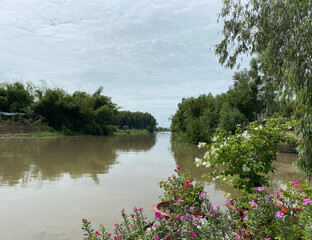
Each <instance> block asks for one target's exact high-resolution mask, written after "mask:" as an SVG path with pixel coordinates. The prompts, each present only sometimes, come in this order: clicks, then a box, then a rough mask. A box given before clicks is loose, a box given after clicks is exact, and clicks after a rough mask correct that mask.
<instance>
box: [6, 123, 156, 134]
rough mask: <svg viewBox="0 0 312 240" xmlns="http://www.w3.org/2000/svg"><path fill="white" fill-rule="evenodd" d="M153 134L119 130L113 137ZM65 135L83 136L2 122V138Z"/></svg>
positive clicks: (34, 125) (138, 130)
mask: <svg viewBox="0 0 312 240" xmlns="http://www.w3.org/2000/svg"><path fill="white" fill-rule="evenodd" d="M146 134H151V133H150V132H149V131H148V130H146V129H126V130H117V132H114V134H113V135H115V136H120V135H146ZM65 135H77V136H81V135H83V134H79V133H72V134H66V133H64V132H59V131H56V130H54V129H53V128H51V127H49V126H47V125H46V124H43V123H41V122H32V123H30V122H14V123H13V122H11V121H0V137H56V136H65Z"/></svg>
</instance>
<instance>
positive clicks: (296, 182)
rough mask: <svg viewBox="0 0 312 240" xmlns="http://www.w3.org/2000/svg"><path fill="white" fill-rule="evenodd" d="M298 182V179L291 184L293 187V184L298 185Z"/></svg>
mask: <svg viewBox="0 0 312 240" xmlns="http://www.w3.org/2000/svg"><path fill="white" fill-rule="evenodd" d="M298 182H299V181H298V180H295V181H294V182H293V183H291V186H292V187H293V186H295V185H297V184H298Z"/></svg>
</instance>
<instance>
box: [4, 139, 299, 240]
mask: <svg viewBox="0 0 312 240" xmlns="http://www.w3.org/2000/svg"><path fill="white" fill-rule="evenodd" d="M201 155H202V153H201V152H199V151H198V149H197V148H196V146H194V145H190V144H182V143H174V142H171V140H170V134H169V133H159V134H157V135H141V136H140V135H139V136H117V137H88V136H83V137H60V138H2V139H0V213H1V218H0V234H1V235H0V239H6V240H16V239H23V240H28V239H29V240H30V239H31V240H76V239H82V231H81V229H80V225H81V219H82V218H88V219H90V220H92V222H93V225H94V226H95V227H97V226H98V225H99V224H100V223H103V224H104V225H106V226H107V227H108V229H109V230H110V231H111V230H112V229H113V224H114V223H115V222H118V221H120V220H121V217H120V210H121V209H123V208H124V209H125V210H126V212H127V213H129V212H131V210H132V208H133V207H134V206H138V207H143V208H144V210H145V213H146V215H147V216H148V217H149V218H150V219H152V218H153V216H154V213H153V212H152V205H153V204H154V203H155V202H157V201H159V198H158V196H159V195H161V193H162V190H161V189H160V188H159V186H158V182H159V181H161V180H164V179H167V177H168V176H170V175H172V174H173V173H174V172H173V169H175V168H176V167H180V168H181V169H189V170H190V171H191V174H192V176H193V177H194V178H195V179H196V180H197V181H202V182H203V183H204V184H205V189H206V190H207V191H208V193H209V196H210V200H211V201H212V202H213V203H214V204H222V203H223V202H224V201H225V198H224V197H223V194H224V193H225V192H231V191H232V190H231V188H230V187H227V186H223V185H221V183H220V182H218V181H216V182H213V181H211V180H209V179H203V178H201V176H202V175H203V174H204V173H206V172H207V169H204V168H196V167H195V166H194V164H193V161H194V158H195V157H200V156H201ZM295 159H296V155H288V154H282V155H281V158H280V160H279V161H278V162H277V163H276V168H277V172H276V174H274V175H272V185H273V187H277V186H279V185H280V184H281V182H282V181H290V180H294V179H299V180H300V179H301V177H300V174H299V172H298V171H297V170H296V169H295V168H294V167H293V166H292V162H293V161H294V160H295Z"/></svg>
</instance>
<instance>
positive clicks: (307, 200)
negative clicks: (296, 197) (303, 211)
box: [302, 198, 311, 205]
mask: <svg viewBox="0 0 312 240" xmlns="http://www.w3.org/2000/svg"><path fill="white" fill-rule="evenodd" d="M302 201H303V205H306V204H308V203H311V199H310V198H303V199H302Z"/></svg>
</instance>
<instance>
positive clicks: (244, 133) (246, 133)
mask: <svg viewBox="0 0 312 240" xmlns="http://www.w3.org/2000/svg"><path fill="white" fill-rule="evenodd" d="M242 137H243V138H246V139H247V140H248V139H249V138H250V134H249V133H248V132H247V131H244V132H243V134H242Z"/></svg>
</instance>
